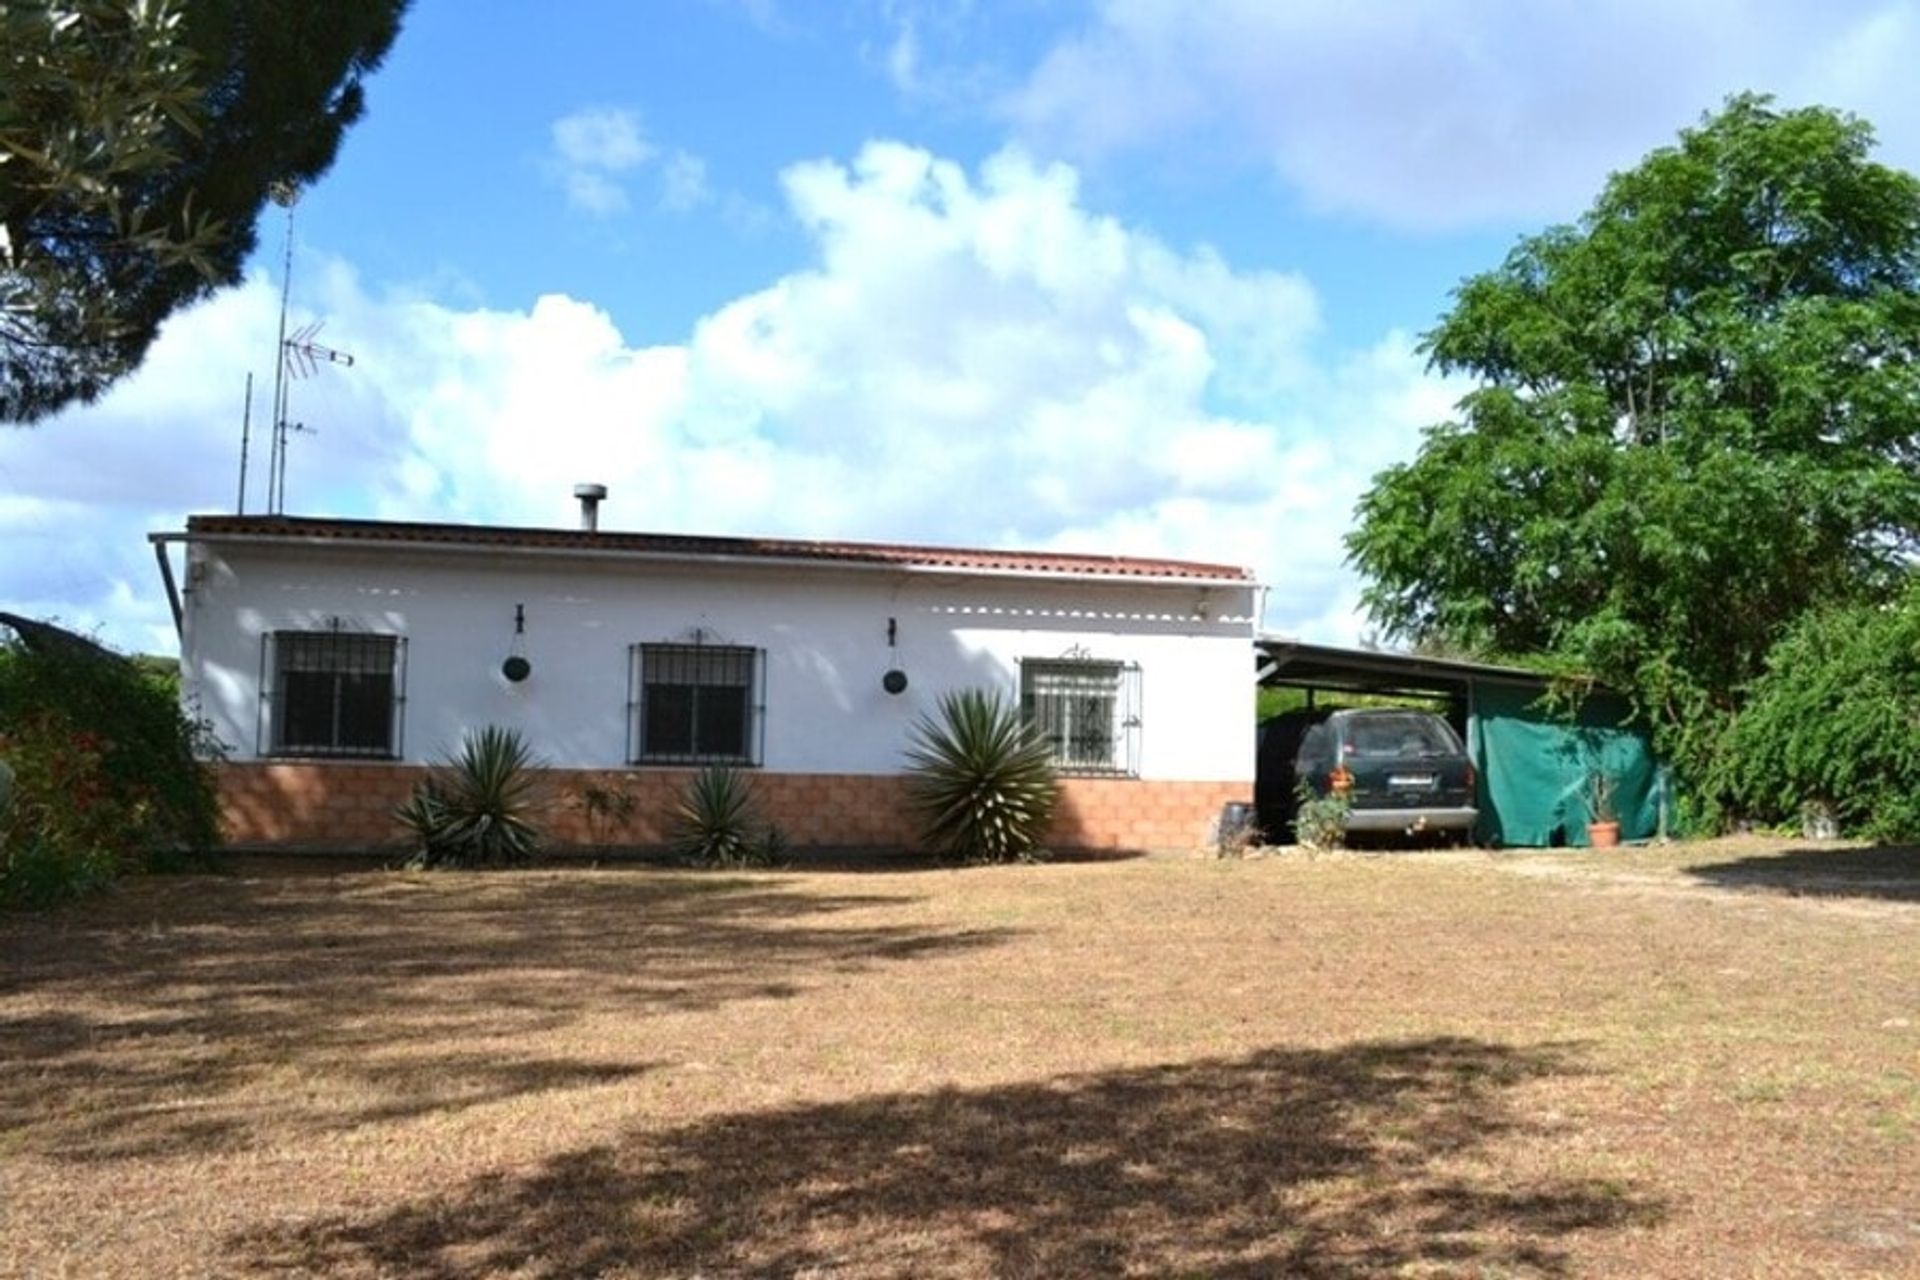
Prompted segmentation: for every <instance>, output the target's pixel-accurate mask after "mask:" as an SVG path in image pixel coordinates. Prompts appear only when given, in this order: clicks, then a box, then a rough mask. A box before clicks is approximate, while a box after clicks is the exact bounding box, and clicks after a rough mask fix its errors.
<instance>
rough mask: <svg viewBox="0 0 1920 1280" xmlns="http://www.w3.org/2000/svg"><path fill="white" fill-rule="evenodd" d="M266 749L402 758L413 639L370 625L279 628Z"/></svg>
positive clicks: (268, 681)
mask: <svg viewBox="0 0 1920 1280" xmlns="http://www.w3.org/2000/svg"><path fill="white" fill-rule="evenodd" d="M260 673H261V682H260V686H261V687H260V702H261V717H260V721H261V722H260V726H259V731H258V734H257V737H258V739H259V742H257V743H256V747H258V746H262V745H264V746H265V747H266V748H267V750H266V751H265V752H262V754H269V753H270V754H273V755H283V756H343V757H354V758H361V759H375V760H391V759H398V758H399V756H400V753H401V750H402V733H403V727H404V724H405V708H406V693H405V689H406V640H405V639H404V638H403V637H400V636H391V635H374V634H369V633H366V632H358V631H345V630H338V629H336V630H332V631H275V632H272V633H270V634H268V635H267V636H265V637H263V638H262V643H261V654H260Z"/></svg>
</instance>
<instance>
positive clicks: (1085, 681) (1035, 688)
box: [1020, 658, 1140, 777]
mask: <svg viewBox="0 0 1920 1280" xmlns="http://www.w3.org/2000/svg"><path fill="white" fill-rule="evenodd" d="M1020 709H1021V712H1022V713H1023V714H1024V715H1025V716H1026V718H1027V721H1028V723H1030V724H1032V725H1033V726H1034V727H1035V728H1037V729H1039V730H1040V734H1041V736H1042V737H1044V738H1045V739H1046V740H1047V743H1048V745H1049V746H1050V747H1052V749H1053V760H1054V763H1055V764H1056V765H1057V766H1058V767H1059V768H1060V769H1061V770H1062V771H1063V772H1066V773H1095V774H1101V773H1104V774H1119V775H1124V776H1129V777H1131V776H1135V775H1137V774H1138V773H1139V772H1140V668H1139V667H1138V666H1136V665H1133V664H1131V663H1121V662H1094V661H1086V660H1081V659H1067V660H1049V659H1036V658H1030V659H1026V660H1024V661H1022V662H1021V664H1020Z"/></svg>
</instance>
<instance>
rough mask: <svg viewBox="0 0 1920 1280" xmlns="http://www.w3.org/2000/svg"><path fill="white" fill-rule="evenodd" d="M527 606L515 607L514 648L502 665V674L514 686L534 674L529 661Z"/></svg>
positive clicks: (518, 605)
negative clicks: (527, 648)
mask: <svg viewBox="0 0 1920 1280" xmlns="http://www.w3.org/2000/svg"><path fill="white" fill-rule="evenodd" d="M526 647H527V606H526V605H524V604H516V605H515V606H513V647H512V648H511V649H509V650H508V651H507V660H506V661H505V662H503V663H501V664H500V674H501V675H503V676H505V677H506V678H507V679H508V680H509V681H510V682H512V683H513V684H519V683H520V682H521V681H522V680H525V679H526V678H527V677H528V676H530V675H532V674H533V664H532V663H531V662H528V661H527V655H526Z"/></svg>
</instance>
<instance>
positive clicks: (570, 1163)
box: [0, 841, 1920, 1280]
mask: <svg viewBox="0 0 1920 1280" xmlns="http://www.w3.org/2000/svg"><path fill="white" fill-rule="evenodd" d="M0 1063H3V1064H4V1072H0V1273H4V1274H6V1275H9V1276H36V1277H53V1276H76V1277H102V1276H108V1277H110V1276H138V1277H163V1276H207V1275H212V1276H227V1275H233V1276H279V1277H292V1276H321V1275H324V1276H345V1277H372V1276H395V1277H401V1276H405V1277H416V1276H423V1277H440V1278H445V1280H451V1278H453V1277H480V1276H512V1277H542V1278H546V1277H562V1276H604V1277H621V1276H706V1277H719V1276H733V1275H769V1276H794V1277H798V1276H819V1277H842V1276H845V1277H853V1276H934V1277H938V1276H999V1275H1006V1276H1034V1277H1043V1276H1044V1277H1053V1276H1082V1275H1084V1276H1110V1275H1155V1276H1160V1275H1195V1276H1247V1277H1251V1276H1286V1275H1298V1276H1311V1277H1333V1276H1371V1275H1407V1276H1439V1275H1444V1276H1456V1275H1460V1276H1466V1275H1475V1276H1561V1275H1616V1276H1636V1277H1638V1276H1755V1275H1778V1276H1793V1277H1799V1276H1818V1275H1840V1274H1847V1275H1901V1274H1911V1275H1920V854H1916V853H1913V852H1901V851H1891V852H1885V851H1883V852H1875V851H1865V850H1854V849H1845V848H1840V849H1826V850H1819V851H1813V850H1802V849H1797V848H1796V847H1795V846H1792V845H1789V844H1783V843H1778V842H1761V841H1746V842H1741V843H1732V842H1720V843H1712V844H1703V845H1692V846H1684V847H1677V848H1673V849H1666V850H1643V851H1633V852H1623V853H1619V854H1606V855H1589V854H1522V855H1504V856H1495V855H1487V854H1478V853H1459V854H1455V853H1434V854H1412V855H1406V854H1402V855H1392V854H1388V855H1374V856H1353V855H1341V856H1328V857H1321V858H1309V857H1306V856H1304V855H1299V854H1287V855H1282V856H1274V857H1268V858H1261V859H1254V860H1248V861H1243V862H1213V861H1200V860H1194V861H1179V860H1139V861H1131V862H1108V863H1083V864H1077V865H1054V866H1041V867H1014V868H999V869H995V868H981V869H966V870H901V871H839V872H826V871H818V872H790V873H778V874H755V875H724V874H695V873H678V872H669V871H661V870H657V869H645V868H623V869H617V870H600V871H590V870H584V869H556V870H543V871H535V872H527V873H492V874H480V875H463V874H436V875H419V874H405V873H394V872H381V871H367V870H345V869H342V868H340V867H339V866H338V865H337V864H335V865H328V864H315V863H305V864H291V865H290V864H288V863H279V864H268V863H255V864H243V865H242V866H241V867H240V868H239V874H237V875H233V876H226V877H183V878H166V879H153V880H148V881H144V882H140V883H134V884H129V885H127V886H126V887H125V888H124V889H123V890H122V891H121V892H119V893H117V894H116V895H114V896H113V897H111V898H109V899H107V900H104V901H101V902H95V903H89V904H85V905H83V906H80V907H78V908H75V909H72V910H68V911H66V912H63V913H60V914H57V915H55V916H52V917H45V918H21V917H11V918H0Z"/></svg>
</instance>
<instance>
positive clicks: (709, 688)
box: [629, 644, 763, 765]
mask: <svg viewBox="0 0 1920 1280" xmlns="http://www.w3.org/2000/svg"><path fill="white" fill-rule="evenodd" d="M634 652H635V657H634V666H635V668H636V671H635V675H636V679H635V682H634V683H635V686H636V691H637V693H638V697H637V699H635V705H634V706H633V707H632V715H631V717H630V721H631V731H632V736H633V749H632V751H630V752H629V758H630V759H632V760H634V761H635V762H636V763H643V764H743V765H757V764H759V763H760V723H761V719H762V717H761V705H760V685H761V668H762V666H763V663H762V660H761V659H762V654H761V651H760V650H758V649H749V648H744V647H740V646H735V645H702V644H643V645H636V646H634Z"/></svg>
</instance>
